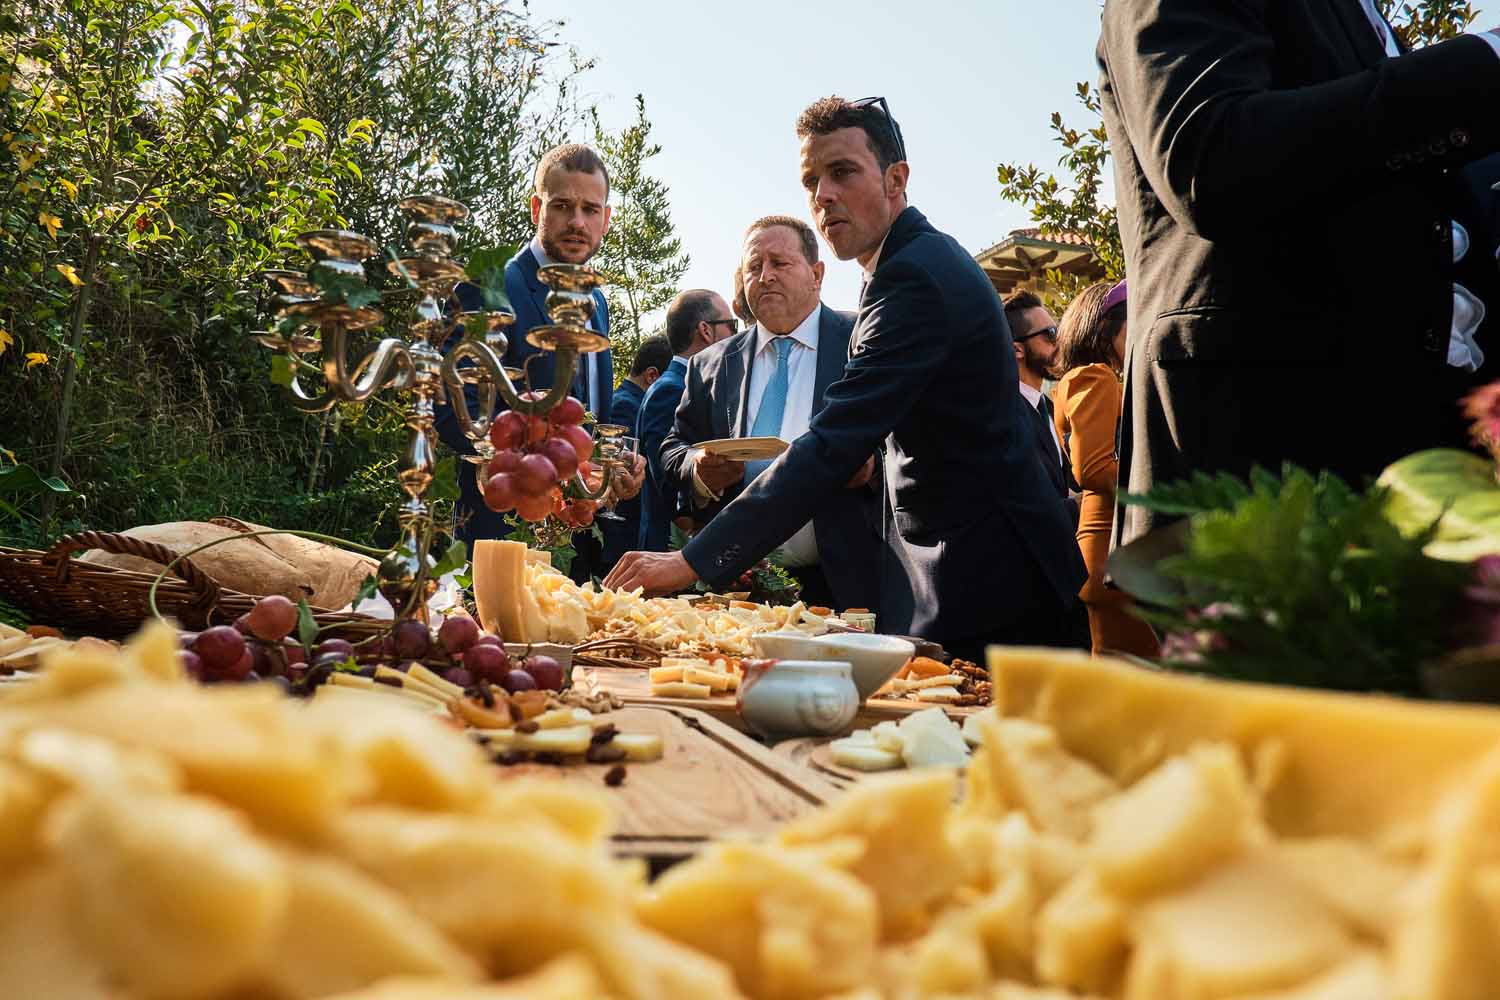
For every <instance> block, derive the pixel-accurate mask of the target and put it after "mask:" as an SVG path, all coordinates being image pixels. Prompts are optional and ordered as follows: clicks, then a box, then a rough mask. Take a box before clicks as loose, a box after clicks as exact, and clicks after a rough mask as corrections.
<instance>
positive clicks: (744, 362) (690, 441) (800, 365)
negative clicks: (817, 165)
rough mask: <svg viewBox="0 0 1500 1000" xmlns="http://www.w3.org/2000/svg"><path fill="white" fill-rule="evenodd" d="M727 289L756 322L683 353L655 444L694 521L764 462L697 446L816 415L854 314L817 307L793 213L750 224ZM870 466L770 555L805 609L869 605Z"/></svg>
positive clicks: (813, 246) (801, 424)
mask: <svg viewBox="0 0 1500 1000" xmlns="http://www.w3.org/2000/svg"><path fill="white" fill-rule="evenodd" d="M736 285H737V287H739V288H742V289H743V290H744V293H745V297H746V307H747V310H748V311H750V312H751V313H753V315H754V316H755V317H756V318H757V322H756V325H754V326H752V327H751V328H750V329H749V330H747V331H745V332H744V333H742V334H739V335H738V336H736V337H733V338H731V339H730V340H728V341H726V342H725V343H724V344H723V345H722V346H720V347H716V348H714V349H712V350H708V351H704V352H703V353H702V354H701V355H699V356H698V357H697V358H695V359H693V363H692V364H691V365H690V366H689V367H688V372H687V379H686V381H687V389H686V390H685V392H684V393H683V399H682V405H681V406H679V407H678V408H677V414H676V420H675V423H674V425H673V428H672V432H671V434H669V435H668V437H667V440H666V445H665V447H664V448H663V449H662V463H663V465H664V466H665V467H666V470H667V474H668V476H669V477H670V478H671V479H673V480H675V481H676V482H677V483H678V484H679V488H680V490H681V492H682V495H683V496H684V497H688V498H690V499H691V501H692V506H693V510H694V514H695V518H696V520H698V521H699V522H700V523H701V522H704V521H708V520H710V519H711V518H712V517H713V516H714V515H715V514H717V513H718V512H719V511H720V510H722V509H723V508H724V506H725V505H726V504H728V503H729V502H731V501H732V500H733V499H734V498H735V497H737V496H739V495H740V493H741V492H743V490H744V489H745V485H746V484H747V483H750V482H752V481H754V480H755V479H756V477H757V476H759V475H761V474H762V473H763V472H764V470H765V469H766V467H767V466H768V465H769V464H770V463H769V462H766V461H761V462H753V463H745V462H736V461H731V460H728V459H725V458H721V457H717V456H714V455H709V454H706V453H705V452H704V451H703V450H702V449H701V448H698V447H696V445H697V444H698V443H699V442H701V441H707V440H712V439H717V438H731V437H780V438H782V439H784V440H792V439H794V438H796V437H798V436H800V435H801V434H802V433H804V432H805V431H806V429H807V427H808V424H809V422H810V421H811V420H812V419H813V418H814V417H816V416H817V414H818V413H820V412H822V410H823V407H824V405H825V403H826V402H827V394H828V387H829V386H831V385H833V384H834V383H835V382H837V381H838V380H839V379H840V378H841V377H842V376H843V373H844V363H845V361H846V360H847V359H848V357H849V333H850V331H851V330H853V328H854V317H853V315H851V314H849V313H843V312H838V311H836V310H833V309H829V308H828V307H827V306H825V305H823V304H822V301H821V299H820V293H821V291H822V287H823V262H822V261H820V260H818V241H817V237H816V236H815V235H814V233H813V231H812V227H811V226H809V225H808V224H807V223H805V222H803V221H802V220H801V219H797V218H793V217H792V216H787V215H770V216H766V217H765V218H762V219H758V220H756V221H755V222H754V223H752V224H751V226H750V228H749V229H748V230H747V231H746V233H745V241H744V249H743V252H742V258H741V264H740V274H739V280H738V281H736ZM874 469H875V463H874V460H873V459H871V460H870V461H869V462H867V463H866V464H865V466H863V467H862V468H861V469H860V471H859V472H858V473H856V475H855V477H854V478H853V479H852V480H851V481H850V482H849V483H848V484H846V485H845V486H843V487H842V488H840V489H837V490H835V491H833V492H832V493H830V494H828V496H827V497H826V499H825V502H824V503H822V504H821V505H820V506H819V507H818V509H817V510H816V511H815V513H814V514H813V516H812V518H811V520H810V521H809V522H808V523H806V524H804V525H803V526H802V527H801V528H799V529H798V530H797V532H796V534H794V535H793V536H792V537H791V538H789V539H787V541H786V542H785V544H783V545H782V546H781V548H780V550H779V559H780V560H781V562H782V563H783V564H784V565H785V566H786V567H787V571H788V572H790V573H791V574H792V575H793V576H795V577H796V578H797V579H798V581H799V582H800V583H801V584H802V597H803V599H804V600H806V601H807V602H808V603H810V604H817V605H823V606H827V607H834V608H854V607H861V608H874V609H877V610H878V608H879V602H880V593H879V566H880V563H879V550H880V538H879V534H878V530H877V522H878V517H879V514H878V508H877V507H876V505H875V500H876V496H875V493H874V490H873V489H872V488H871V487H870V485H869V483H870V479H871V476H872V475H873V472H874Z"/></svg>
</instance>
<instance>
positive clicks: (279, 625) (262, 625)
mask: <svg viewBox="0 0 1500 1000" xmlns="http://www.w3.org/2000/svg"><path fill="white" fill-rule="evenodd" d="M245 621H246V624H248V625H249V626H250V631H251V632H252V633H254V634H255V636H256V637H257V638H260V639H264V640H266V641H267V642H278V641H280V640H281V639H285V638H286V637H287V636H289V635H291V634H292V629H294V628H296V627H297V605H295V604H293V603H292V602H291V599H290V598H286V597H283V596H281V595H280V594H271V595H270V596H269V597H262V598H261V599H260V600H258V601H256V602H255V607H253V608H251V609H250V613H249V614H247V615H246V616H245Z"/></svg>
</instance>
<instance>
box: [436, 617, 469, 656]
mask: <svg viewBox="0 0 1500 1000" xmlns="http://www.w3.org/2000/svg"><path fill="white" fill-rule="evenodd" d="M478 639H479V623H478V622H476V621H475V620H474V619H472V618H470V617H469V616H468V615H454V616H453V617H452V618H449V619H447V620H446V621H444V622H443V624H442V625H440V626H439V627H438V640H439V641H440V642H442V644H443V648H444V649H446V650H447V651H448V653H449V655H452V654H454V653H462V652H463V651H464V650H466V649H468V648H469V647H470V646H472V645H474V643H475V642H476V641H478Z"/></svg>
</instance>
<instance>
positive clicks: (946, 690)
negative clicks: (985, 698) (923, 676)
mask: <svg viewBox="0 0 1500 1000" xmlns="http://www.w3.org/2000/svg"><path fill="white" fill-rule="evenodd" d="M962 697H963V695H961V694H959V692H958V688H953V687H929V688H922V689H921V690H920V691H918V692H917V700H918V701H932V702H939V703H942V704H947V705H951V704H953V703H954V702H956V701H958V699H960V698H962Z"/></svg>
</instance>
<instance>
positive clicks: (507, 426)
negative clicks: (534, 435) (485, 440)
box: [490, 410, 527, 451]
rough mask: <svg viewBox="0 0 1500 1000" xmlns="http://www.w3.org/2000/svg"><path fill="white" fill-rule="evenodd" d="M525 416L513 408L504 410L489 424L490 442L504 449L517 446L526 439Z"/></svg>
mask: <svg viewBox="0 0 1500 1000" xmlns="http://www.w3.org/2000/svg"><path fill="white" fill-rule="evenodd" d="M526 429H527V428H526V418H525V417H523V416H521V415H520V414H519V413H517V412H516V411H515V410H506V411H505V412H504V413H502V414H500V415H499V416H498V417H496V418H495V422H494V423H493V424H491V425H490V444H492V445H494V446H495V447H496V448H498V449H500V450H501V451H504V450H506V449H508V448H519V447H521V445H522V444H524V443H525V441H526Z"/></svg>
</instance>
